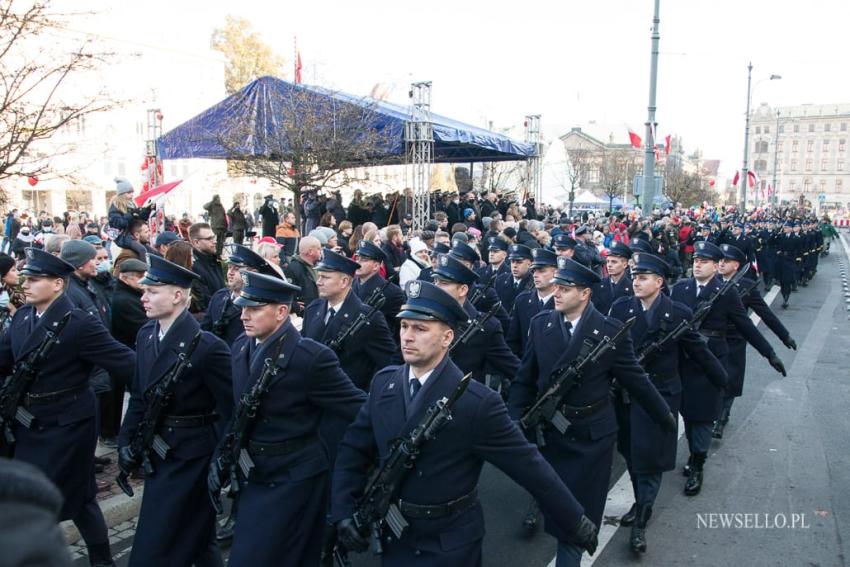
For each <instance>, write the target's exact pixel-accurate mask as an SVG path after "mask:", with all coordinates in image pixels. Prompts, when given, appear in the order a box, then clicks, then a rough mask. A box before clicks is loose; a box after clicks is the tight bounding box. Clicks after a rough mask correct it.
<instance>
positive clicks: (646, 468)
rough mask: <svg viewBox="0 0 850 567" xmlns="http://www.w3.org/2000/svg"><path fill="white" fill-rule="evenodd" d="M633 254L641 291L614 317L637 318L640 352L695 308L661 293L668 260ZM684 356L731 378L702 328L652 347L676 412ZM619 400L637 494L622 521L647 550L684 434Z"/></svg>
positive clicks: (652, 373) (623, 444)
mask: <svg viewBox="0 0 850 567" xmlns="http://www.w3.org/2000/svg"><path fill="white" fill-rule="evenodd" d="M632 258H633V259H634V262H635V267H634V268H633V269H632V279H633V284H632V285H633V286H634V294H635V295H634V297H621V298H619V299H617V300H616V301H615V302H614V305H613V306H612V307H611V317H613V318H615V319H619V320H620V321H624V322H625V321H627V320H628V319H631V318H632V317H636V320H635V323H634V325H632V328H631V330H630V332H631V336H632V340H633V341H634V344H635V345H637V350H638V352H639V353H640V352H644V351H645V350H646V349H647V348H648V347H649V345H651V344H652V343H654V342H658V341H661V340H662V339H663V338H664V337H665V336H666V335H668V334H669V333H671V332H673V330H674V329H675V328H676V327H677V326H678V325H680V324H681V323H682V322H683V321H689V320H690V319H691V318H692V317H693V313H692V312H691V310H690V309H688V308H687V307H686V306H685V305H683V304H681V303H677V302H674V301H673V300H671V299H670V298H669V297H667V296H666V295H664V294H663V293H662V292H661V289H662V287H663V286H664V282H665V279H666V277H667V274H668V273H669V266H668V264H667V263H666V262H664V260H662V259H661V258H659V257H657V256H655V255H653V254H646V253H637V254H634V256H633V257H632ZM683 356H687V357H689V358H691V359H692V360H695V361H696V362H697V363H698V364H700V365H701V366H702V368H704V369H705V372H706V374H707V375H708V376H709V378H710V379H711V380H712V383H713V384H715V385H716V386H717V388H718V389H722V388H723V386H724V384H725V383H726V371H725V370H724V369H723V365H722V364H720V361H719V360H717V358H716V357H715V356H714V355H713V354H712V353H711V351H710V350H708V347H707V345H706V343H705V341H703V340H702V337H700V335H699V333H697V332H696V331H693V330H689V331H686V332H685V333H684V334H683V335H682V336H681V337H680V338H678V339H677V340H675V341H670V342H668V343H666V344H665V345H664V346H663V347H660V348H657V349H655V350H654V351H653V352H651V353H649V352H647V355H646V358H645V359H644V360H643V361H642V362H641V364H642V366H643V368H644V370H646V373H647V374H648V375H649V379H650V380H651V381H652V384H653V385H654V386H655V388H656V389H657V390H658V392H659V393H660V394H661V395H662V396H663V397H664V401H666V402H667V405H668V406H670V411H672V412H673V414H674V415H677V414H678V412H679V406H680V402H681V395H682V380H681V378H680V374H679V361H680V359H681V358H682V357H683ZM614 404H615V409H616V412H617V422H618V425H619V431H618V434H617V449H618V451H619V452H620V454H621V455H623V458H624V459H625V460H626V466H627V469H628V471H629V476H630V477H631V480H632V489H633V491H634V495H635V503H634V504H632V507H631V509H630V510H629V511H628V512H627V513H626V514H625V515H624V516H623V517H622V518H621V519H620V525H622V526H632V530H631V534H630V538H629V543H630V545H631V547H632V549H634V550H635V551H639V552H644V551H646V527H647V522H648V521H649V518H650V517H651V516H652V506H653V504H654V503H655V498H656V496H657V495H658V490H659V489H660V488H661V475H662V474H663V473H664V472H666V471H670V470H673V469H674V468H676V445H677V443H678V436H677V435H676V432H675V431H664V430H662V428H660V427H659V426H658V424H656V423H655V422H654V421H652V419H650V417H649V415H648V414H647V413H646V412H645V411H644V410H643V408H641V407H640V406H638V405H636V404H632V403H629V401H628V400H627V399H625V397H624V396H622V395H618V396H616V397H615V399H614Z"/></svg>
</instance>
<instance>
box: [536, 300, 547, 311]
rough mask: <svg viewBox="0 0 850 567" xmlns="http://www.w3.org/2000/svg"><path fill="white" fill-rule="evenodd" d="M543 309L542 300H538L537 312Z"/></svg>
mask: <svg viewBox="0 0 850 567" xmlns="http://www.w3.org/2000/svg"><path fill="white" fill-rule="evenodd" d="M544 309H546V302H545V301H543V300H542V299H538V300H537V310H538V311H543V310H544Z"/></svg>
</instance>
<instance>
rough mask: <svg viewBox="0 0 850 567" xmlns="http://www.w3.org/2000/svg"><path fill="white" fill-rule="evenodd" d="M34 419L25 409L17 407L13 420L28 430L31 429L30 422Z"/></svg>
mask: <svg viewBox="0 0 850 567" xmlns="http://www.w3.org/2000/svg"><path fill="white" fill-rule="evenodd" d="M34 419H35V416H34V415H33V414H31V413H30V412H29V411H28V410H27V409H26V408H24V407H22V406H18V409H17V411H15V420H16V421H17V422H18V423H20V424H21V425H23V426H24V427H26V428H27V429H30V428H31V427H32V422H33V420H34Z"/></svg>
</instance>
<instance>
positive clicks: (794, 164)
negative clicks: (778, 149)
mask: <svg viewBox="0 0 850 567" xmlns="http://www.w3.org/2000/svg"><path fill="white" fill-rule="evenodd" d="M791 171H797V160H795V159H792V160H791Z"/></svg>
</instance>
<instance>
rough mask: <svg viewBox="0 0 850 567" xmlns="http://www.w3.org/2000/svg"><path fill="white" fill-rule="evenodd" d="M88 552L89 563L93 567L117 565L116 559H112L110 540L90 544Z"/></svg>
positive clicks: (112, 566)
mask: <svg viewBox="0 0 850 567" xmlns="http://www.w3.org/2000/svg"><path fill="white" fill-rule="evenodd" d="M88 552H89V565H91V566H92V567H115V561H113V560H112V551H111V550H110V549H109V542H106V543H97V544H94V545H89V546H88Z"/></svg>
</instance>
